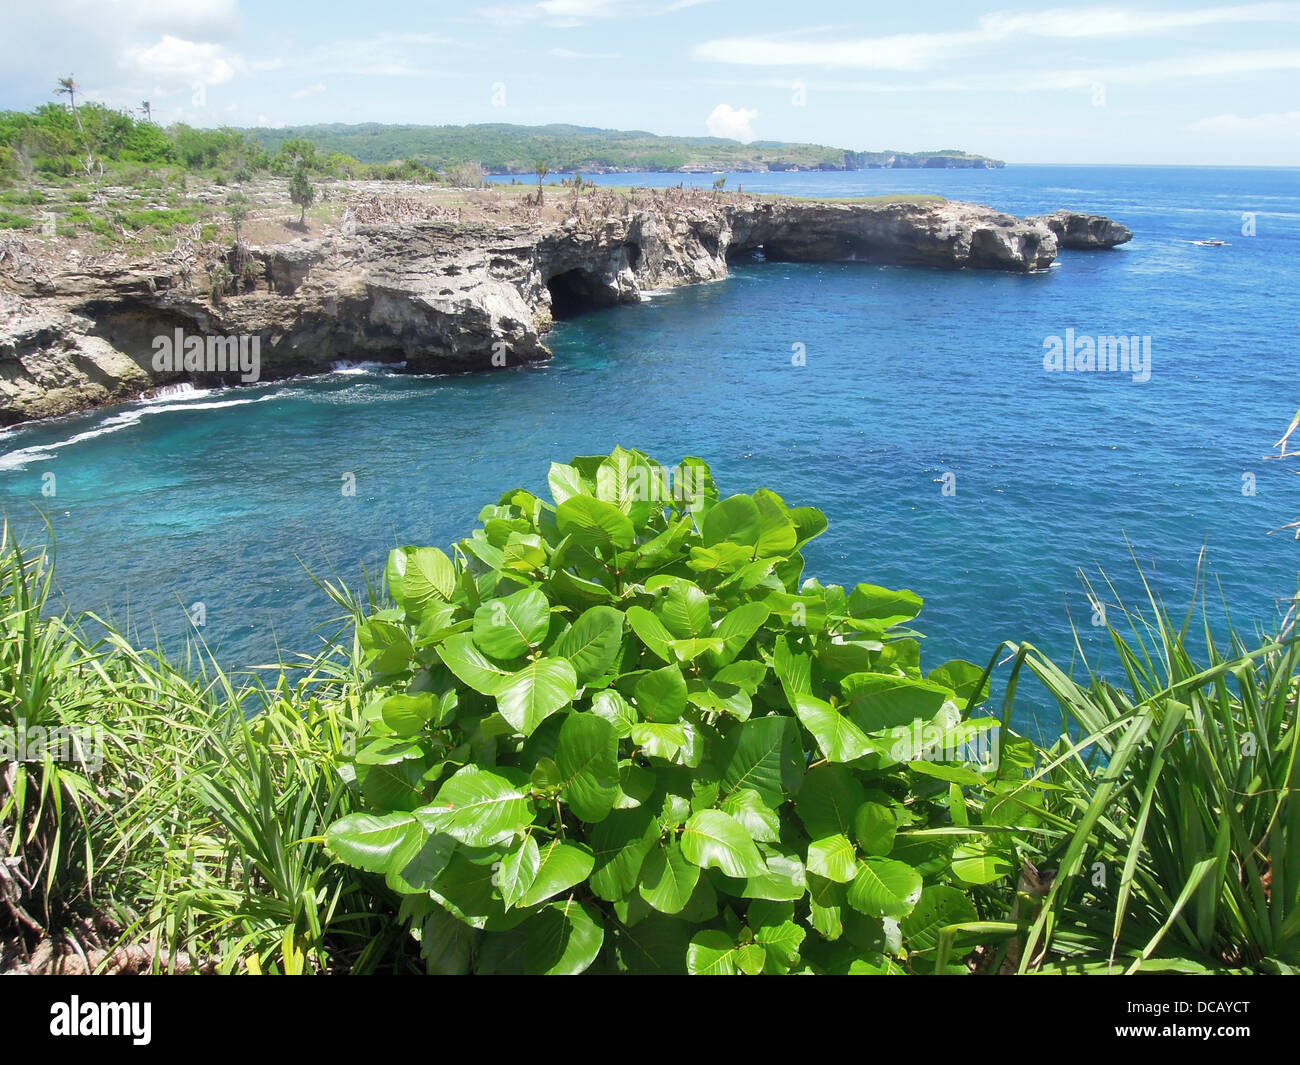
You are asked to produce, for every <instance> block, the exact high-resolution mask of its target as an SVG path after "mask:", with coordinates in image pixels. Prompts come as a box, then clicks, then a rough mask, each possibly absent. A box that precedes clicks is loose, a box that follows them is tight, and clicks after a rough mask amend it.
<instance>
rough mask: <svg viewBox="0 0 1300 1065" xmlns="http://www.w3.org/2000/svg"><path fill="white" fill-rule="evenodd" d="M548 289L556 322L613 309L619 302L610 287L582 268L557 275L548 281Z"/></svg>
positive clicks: (552, 314)
mask: <svg viewBox="0 0 1300 1065" xmlns="http://www.w3.org/2000/svg"><path fill="white" fill-rule="evenodd" d="M546 287H547V289H548V290H549V291H550V293H551V316H552V317H553V318H555V320H556V321H560V320H561V319H564V318H573V317H575V316H577V315H579V314H585V313H586V312H587V311H594V310H598V309H600V308H601V307H612V306H614V304H616V303H617V302H618V297H617V295H616V293H614V292H613V291H611V289H610V287H609V286H608V285H606V284H604V283H603V282H602V281H600V280H599V279H598V278H597V277H596V276H595V275H594V274H592V273H589V272H588V271H586V270H583V269H581V268H580V267H579V268H577V269H573V270H565V271H564V272H563V273H560V274H556V275H555V276H554V277H552V278H550V279H548V280H547V282H546Z"/></svg>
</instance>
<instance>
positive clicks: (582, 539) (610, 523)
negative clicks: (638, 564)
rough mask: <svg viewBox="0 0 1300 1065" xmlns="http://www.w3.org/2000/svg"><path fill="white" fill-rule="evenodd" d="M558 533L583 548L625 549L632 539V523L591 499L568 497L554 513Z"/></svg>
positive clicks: (605, 504) (612, 509)
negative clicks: (570, 538) (568, 537)
mask: <svg viewBox="0 0 1300 1065" xmlns="http://www.w3.org/2000/svg"><path fill="white" fill-rule="evenodd" d="M555 523H556V525H557V526H558V527H559V530H560V533H561V534H562V535H564V536H570V537H572V538H573V541H574V543H577V544H582V545H583V546H585V547H590V548H596V549H606V550H608V549H609V548H628V547H631V546H632V541H633V540H634V539H636V530H635V529H633V527H632V521H631V519H630V518H628V516H627V515H626V514H624V513H623V512H622V511H621V510H619V509H618V507H616V506H614V505H612V504H610V503H606V502H604V501H603V500H600V499H593V498H592V497H591V496H585V495H584V496H572V497H570V498H568V499H566V500H565V501H564V502H563V503H561V504H560V505H559V506H558V507H556V509H555Z"/></svg>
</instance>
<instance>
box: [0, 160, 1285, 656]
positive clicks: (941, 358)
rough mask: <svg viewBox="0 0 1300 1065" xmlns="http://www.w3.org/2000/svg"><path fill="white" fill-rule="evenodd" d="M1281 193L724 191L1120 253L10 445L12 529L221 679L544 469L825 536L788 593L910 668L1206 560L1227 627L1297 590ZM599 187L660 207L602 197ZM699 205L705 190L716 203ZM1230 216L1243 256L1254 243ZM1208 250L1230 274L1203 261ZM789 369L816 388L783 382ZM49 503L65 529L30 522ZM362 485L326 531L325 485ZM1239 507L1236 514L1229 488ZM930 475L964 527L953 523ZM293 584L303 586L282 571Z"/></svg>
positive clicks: (698, 303)
mask: <svg viewBox="0 0 1300 1065" xmlns="http://www.w3.org/2000/svg"><path fill="white" fill-rule="evenodd" d="M1298 179H1300V171H1295V170H1259V169H1187V168H1128V167H1009V168H1007V169H1005V170H995V171H862V172H858V173H848V174H841V173H831V174H795V175H753V174H747V175H730V176H729V178H728V187H734V185H735V184H736V183H738V182H739V183H743V184H744V186H745V187H746V188H747V189H750V190H752V191H780V192H789V193H793V194H799V195H819V194H820V195H828V196H852V195H875V194H879V193H883V192H896V191H920V192H928V191H934V192H940V193H942V194H943V195H945V196H948V197H949V198H951V199H969V200H974V201H978V202H984V203H988V204H990V205H992V206H995V207H998V208H1002V209H1005V210H1008V211H1012V212H1015V213H1017V214H1027V213H1040V212H1044V211H1047V210H1050V209H1052V208H1055V207H1059V206H1068V207H1073V208H1078V209H1083V210H1091V211H1098V212H1101V213H1105V214H1108V215H1111V216H1113V217H1115V218H1118V219H1119V220H1121V221H1123V222H1125V223H1127V224H1128V225H1130V226H1131V228H1132V229H1133V230H1134V232H1135V234H1136V237H1135V239H1134V241H1133V242H1132V244H1130V245H1128V246H1125V247H1122V248H1119V249H1116V250H1114V251H1112V252H1093V253H1085V252H1063V253H1062V254H1061V256H1060V259H1059V261H1058V265H1057V266H1056V267H1054V268H1053V269H1052V270H1051V271H1049V272H1047V273H1045V274H1042V275H1038V276H1030V277H1021V276H1012V275H1007V274H1000V273H991V272H973V271H972V272H960V273H950V272H940V271H933V270H917V269H900V268H881V267H874V266H867V265H861V264H846V265H787V264H764V263H757V264H747V265H744V266H738V267H737V268H736V269H735V270H734V272H733V274H732V276H731V277H730V278H729V279H728V280H726V281H723V282H721V283H718V284H714V285H707V286H698V287H693V288H686V289H679V290H676V291H674V292H671V293H667V294H663V295H658V296H656V297H654V298H653V299H652V300H650V301H649V302H646V303H643V304H642V305H640V306H634V307H622V308H615V309H611V310H608V311H602V312H599V313H595V314H591V315H588V316H585V317H583V318H579V319H576V320H573V321H571V322H567V323H563V324H562V325H561V326H560V327H559V328H558V329H557V330H556V332H555V333H554V334H553V335H552V337H551V341H550V342H551V344H552V346H553V348H554V351H555V359H554V360H553V361H552V362H551V363H549V364H548V365H545V366H538V367H531V368H526V369H518V370H510V371H504V372H500V373H496V374H488V375H481V376H473V377H431V378H413V377H405V376H384V375H379V374H374V373H357V372H353V373H349V374H337V375H331V376H329V377H326V378H320V379H316V380H312V381H307V382H293V383H288V382H282V383H277V384H268V385H262V386H257V387H254V388H250V389H247V390H238V391H227V392H222V393H213V394H208V395H195V396H189V397H184V396H180V397H173V398H170V399H167V400H164V401H154V402H152V403H147V404H133V405H131V406H128V407H120V408H116V409H114V410H112V411H109V412H105V413H100V414H91V415H84V416H77V417H72V418H66V419H60V420H58V421H55V422H49V423H44V424H40V425H35V426H30V427H26V428H20V429H18V430H14V431H11V432H9V433H6V434H0V451H3V452H4V455H3V457H0V510H3V512H4V514H6V515H7V516H8V517H9V518H10V520H11V521H13V522H14V523H16V524H17V525H18V526H19V528H20V530H21V531H23V533H24V535H26V536H28V537H33V536H36V535H38V534H39V532H40V529H41V526H40V522H39V518H38V517H37V516H36V513H37V509H38V508H39V509H41V510H43V511H44V512H45V513H46V514H47V515H48V517H49V520H50V521H51V523H52V525H53V527H54V531H55V533H56V536H57V539H58V574H59V578H60V584H61V587H62V589H63V591H64V593H65V594H66V596H67V598H68V600H69V601H70V603H71V605H72V606H74V607H75V608H77V609H94V610H97V611H102V612H108V613H109V614H111V615H112V616H113V617H114V618H116V619H117V620H118V621H127V620H129V621H130V622H131V623H132V624H134V625H135V626H137V628H138V629H139V630H140V632H141V635H142V636H143V637H144V638H145V639H146V640H149V641H152V640H153V639H155V638H157V639H158V640H160V641H162V642H163V643H164V644H165V645H167V646H169V647H175V646H176V645H177V644H178V643H179V642H180V641H181V640H182V639H183V638H184V635H185V633H186V631H187V619H186V613H185V609H184V608H185V607H187V606H188V605H190V604H193V603H196V602H202V603H203V604H204V606H205V608H206V624H205V626H204V628H203V629H202V632H203V635H204V638H205V639H206V640H207V641H208V642H209V643H210V644H211V645H212V646H213V647H214V648H216V649H217V650H218V652H219V654H220V657H221V658H222V660H223V661H224V662H225V663H226V664H227V665H235V666H243V665H251V664H254V663H260V662H266V661H270V660H272V659H273V658H274V656H275V654H276V648H277V647H279V648H281V649H282V650H283V651H285V652H286V653H288V652H293V651H314V650H315V649H316V648H317V647H318V646H319V640H320V636H319V634H316V633H313V631H312V630H313V627H314V626H315V625H317V624H318V623H319V622H320V621H321V620H323V619H325V618H327V617H330V616H331V615H332V614H333V613H334V611H333V609H332V608H331V607H330V606H329V605H328V604H327V602H326V600H325V598H324V596H323V594H322V593H320V592H319V591H318V590H317V589H316V588H315V586H314V585H313V584H312V582H311V580H310V578H309V577H308V576H307V574H306V572H305V571H304V569H303V566H304V565H305V566H307V567H309V568H311V569H312V570H313V571H315V572H317V573H319V574H322V575H325V576H329V575H331V573H334V572H337V573H338V574H339V575H340V576H342V577H343V578H344V579H346V580H348V581H349V582H351V583H353V584H354V585H355V584H358V583H359V581H360V574H361V569H362V567H363V566H365V567H367V568H369V569H370V570H371V571H375V570H377V569H378V568H379V567H381V566H382V563H383V560H384V557H385V554H386V552H387V550H388V548H389V547H391V546H392V545H394V544H396V543H433V544H439V545H443V546H445V545H446V544H447V543H448V542H450V541H452V540H454V539H457V538H459V537H460V536H462V535H464V534H465V533H467V532H468V530H469V529H470V528H471V527H472V525H473V523H474V519H475V516H476V514H477V512H478V510H479V508H480V507H481V506H482V505H483V504H485V503H487V502H494V501H495V500H496V498H497V497H498V496H499V495H500V494H501V492H502V491H504V490H505V489H507V488H511V487H514V486H516V485H523V486H525V487H528V488H531V489H533V490H537V491H540V490H542V489H543V488H544V486H545V477H546V470H547V466H548V464H549V462H550V461H551V460H552V459H558V460H566V459H568V458H569V457H570V456H572V455H578V454H596V453H600V452H607V451H608V450H610V449H611V448H612V447H613V446H614V445H615V444H623V445H624V446H629V447H632V446H635V447H640V448H642V449H644V450H647V451H649V452H650V453H652V454H653V455H655V456H656V457H657V458H659V459H660V460H661V461H664V462H668V461H675V460H677V459H678V458H680V457H681V456H683V455H698V456H700V457H702V458H704V459H705V460H706V461H708V462H709V463H710V464H711V465H712V466H713V469H714V474H715V477H716V478H717V479H718V480H719V482H720V483H721V485H722V487H723V489H724V491H727V492H730V491H746V492H748V491H753V490H754V489H756V488H758V487H760V486H768V487H770V488H773V489H774V490H776V491H778V492H779V493H780V494H781V495H782V496H783V497H784V498H785V499H786V500H787V502H789V503H790V504H791V505H795V504H811V505H815V506H819V507H821V508H822V509H823V510H825V511H826V513H827V515H828V517H829V518H830V530H829V532H828V533H826V534H825V535H824V536H823V537H822V538H821V539H820V540H819V541H816V542H815V543H814V544H813V545H812V546H811V547H810V549H809V550H808V552H807V554H808V563H809V565H808V570H807V572H808V574H810V575H817V576H819V577H821V578H822V579H823V580H828V581H830V580H833V581H837V582H841V583H846V584H850V585H851V584H853V583H855V582H857V581H870V582H873V583H876V584H883V585H889V586H895V587H910V588H912V589H914V590H915V591H916V592H918V593H919V594H921V595H922V596H924V597H925V600H926V608H925V610H924V612H923V613H922V615H921V619H920V621H919V623H918V627H919V628H921V629H922V630H923V631H925V632H926V633H927V634H928V637H929V639H928V641H927V644H926V648H925V656H926V661H927V662H928V663H930V664H938V663H939V662H941V661H943V660H944V659H945V658H948V657H953V656H961V657H966V658H970V659H972V660H975V661H978V662H980V663H981V664H983V663H984V662H986V661H987V659H988V657H989V656H990V655H991V654H992V653H993V650H994V648H995V647H996V646H997V644H998V642H999V641H1000V640H1003V639H1011V640H1021V639H1030V640H1033V641H1034V642H1036V643H1037V644H1039V645H1040V646H1043V647H1045V648H1047V649H1049V650H1050V651H1053V652H1055V653H1057V654H1060V655H1062V656H1065V657H1066V658H1067V659H1068V656H1069V653H1070V648H1071V637H1070V628H1069V620H1068V615H1067V610H1068V611H1069V612H1070V613H1071V614H1073V616H1074V618H1075V619H1076V621H1077V622H1079V623H1080V624H1081V625H1082V626H1083V627H1084V628H1085V629H1087V628H1088V627H1089V626H1088V621H1089V614H1090V613H1091V611H1090V610H1089V609H1088V607H1087V603H1086V601H1085V599H1084V597H1083V596H1082V593H1081V590H1080V583H1079V578H1078V571H1079V570H1080V569H1083V570H1085V571H1087V572H1089V573H1092V574H1094V575H1095V574H1096V572H1097V569H1098V567H1101V568H1104V570H1105V571H1106V572H1107V574H1109V576H1110V577H1111V578H1112V580H1113V581H1114V582H1115V584H1116V585H1117V586H1118V588H1119V589H1120V590H1121V591H1122V592H1123V593H1124V594H1125V595H1126V596H1134V597H1136V596H1137V595H1139V594H1140V591H1141V587H1140V584H1139V582H1138V576H1137V569H1136V567H1135V565H1134V562H1133V560H1132V559H1131V558H1130V555H1129V546H1128V545H1127V544H1126V537H1127V540H1128V541H1129V542H1131V545H1132V550H1133V552H1134V554H1135V555H1136V557H1137V559H1138V560H1139V561H1140V563H1141V564H1142V566H1143V567H1144V569H1145V570H1146V572H1147V573H1148V574H1149V575H1153V576H1154V577H1155V579H1156V580H1157V583H1158V587H1159V589H1160V591H1161V592H1162V593H1164V594H1165V595H1166V596H1167V598H1168V600H1169V602H1170V604H1171V605H1177V606H1179V607H1184V606H1185V605H1186V603H1187V601H1188V597H1189V595H1190V593H1191V588H1192V580H1193V578H1194V575H1195V572H1196V564H1197V557H1198V553H1199V551H1200V549H1201V547H1202V545H1203V544H1208V563H1207V568H1206V574H1207V575H1208V577H1209V578H1210V579H1211V581H1217V582H1220V583H1221V584H1222V587H1223V590H1224V595H1225V597H1226V598H1227V600H1228V602H1229V604H1230V605H1231V606H1232V609H1233V612H1234V617H1235V619H1236V620H1237V621H1239V622H1242V623H1246V624H1247V625H1248V624H1250V623H1253V622H1261V623H1268V622H1269V621H1270V620H1272V619H1274V618H1275V617H1276V610H1277V601H1278V600H1279V599H1280V598H1281V597H1284V596H1287V595H1290V594H1291V593H1293V592H1294V590H1295V588H1296V581H1297V574H1298V573H1300V544H1297V543H1296V542H1295V541H1294V540H1293V539H1292V538H1291V536H1290V534H1287V533H1280V534H1275V535H1271V536H1270V535H1267V533H1268V530H1269V529H1272V528H1276V527H1278V526H1280V525H1282V524H1283V523H1285V522H1287V521H1290V520H1292V518H1293V517H1295V516H1297V515H1300V491H1297V489H1298V488H1300V482H1297V481H1296V480H1295V478H1294V475H1293V474H1291V473H1290V472H1288V470H1287V469H1286V468H1285V467H1283V466H1282V464H1280V463H1278V462H1265V461H1262V459H1263V456H1264V455H1265V454H1267V453H1269V451H1270V448H1271V446H1272V444H1273V442H1274V441H1275V440H1276V439H1277V438H1278V436H1280V435H1281V432H1282V430H1283V429H1284V428H1285V426H1286V424H1287V422H1288V421H1289V420H1290V418H1291V415H1292V414H1293V413H1294V412H1295V410H1296V407H1297V406H1298V405H1300V388H1298V387H1297V375H1296V372H1295V369H1294V365H1295V355H1296V341H1297V337H1298V334H1297V329H1298V328H1300V311H1298V309H1297V300H1296V292H1297V290H1298V286H1300V180H1298ZM602 180H605V181H607V182H610V183H618V184H635V183H641V184H647V183H650V182H651V181H652V180H654V181H657V182H658V183H673V184H675V183H676V182H677V181H678V180H681V178H680V176H679V175H658V176H654V175H639V176H637V175H611V176H609V177H608V178H605V179H602ZM696 180H697V182H698V183H701V184H709V183H711V182H712V180H713V179H712V177H711V176H709V175H703V176H701V177H699V178H697V179H696ZM1243 212H1255V214H1256V222H1255V224H1256V229H1257V235H1255V236H1253V237H1247V236H1243V235H1242V233H1241V229H1242V224H1243V221H1242V215H1243ZM1206 237H1218V238H1221V239H1224V240H1227V241H1228V242H1229V243H1228V244H1227V246H1225V247H1220V248H1205V247H1198V246H1195V245H1192V244H1190V243H1189V241H1190V240H1193V239H1201V238H1206ZM1067 329H1073V330H1074V331H1075V333H1076V334H1078V335H1085V334H1086V335H1091V336H1096V335H1107V334H1124V335H1130V334H1136V335H1140V336H1148V337H1150V338H1151V351H1152V356H1151V376H1150V380H1149V381H1146V382H1144V383H1138V382H1134V381H1133V380H1132V379H1131V376H1130V375H1124V374H1111V373H1090V374H1078V373H1073V374H1067V373H1049V372H1047V371H1045V370H1044V368H1043V343H1044V339H1045V338H1046V337H1049V336H1052V335H1057V336H1064V334H1065V331H1066V330H1067ZM795 344H802V345H804V348H805V350H806V357H807V365H806V366H803V367H794V366H792V365H791V353H792V346H793V345H795ZM48 473H53V474H54V475H55V484H56V488H57V495H56V496H55V497H54V498H49V497H43V496H42V495H41V487H42V484H43V483H44V482H43V475H44V474H48ZM347 473H352V474H355V476H356V484H357V493H356V495H355V497H344V496H343V495H342V494H341V492H340V485H341V483H342V480H341V479H342V477H343V475H344V474H347ZM1245 473H1252V474H1254V475H1255V477H1256V491H1257V494H1256V495H1254V496H1247V495H1243V491H1242V488H1243V474H1245ZM945 474H953V475H954V477H955V485H956V494H955V495H951V496H945V495H943V494H942V492H941V488H942V486H943V481H944V476H945ZM300 560H301V561H300Z"/></svg>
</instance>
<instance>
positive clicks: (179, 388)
mask: <svg viewBox="0 0 1300 1065" xmlns="http://www.w3.org/2000/svg"><path fill="white" fill-rule="evenodd" d="M217 391H218V390H217V389H215V388H195V387H194V386H193V385H192V384H190V383H189V382H188V381H181V382H180V383H179V384H175V385H163V386H162V388H159V389H155V390H154V393H153V394H152V395H150V396H146V397H144V398H143V399H141V400H140V402H141V403H148V404H153V403H168V402H171V401H172V400H176V399H202V398H203V397H205V396H211V395H213V394H215V393H216V392H217Z"/></svg>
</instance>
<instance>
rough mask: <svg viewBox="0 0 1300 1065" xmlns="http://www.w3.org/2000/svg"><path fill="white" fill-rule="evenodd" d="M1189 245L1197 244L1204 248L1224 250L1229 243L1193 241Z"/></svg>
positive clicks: (1222, 241)
mask: <svg viewBox="0 0 1300 1065" xmlns="http://www.w3.org/2000/svg"><path fill="white" fill-rule="evenodd" d="M1188 243H1189V244H1195V245H1197V246H1199V247H1202V248H1222V247H1223V246H1224V245H1225V244H1227V243H1228V242H1227V241H1226V240H1192V241H1188Z"/></svg>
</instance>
